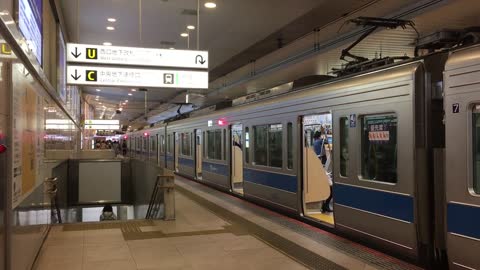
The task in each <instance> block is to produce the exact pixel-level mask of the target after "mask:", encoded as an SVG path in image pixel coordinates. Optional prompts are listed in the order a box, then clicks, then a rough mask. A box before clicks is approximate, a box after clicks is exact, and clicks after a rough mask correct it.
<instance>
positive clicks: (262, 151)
mask: <svg viewBox="0 0 480 270" xmlns="http://www.w3.org/2000/svg"><path fill="white" fill-rule="evenodd" d="M253 136H254V139H255V140H254V141H253V144H254V145H253V151H254V157H253V159H254V161H255V164H256V165H263V166H270V167H278V168H281V167H282V164H283V157H282V124H273V125H263V126H255V127H253Z"/></svg>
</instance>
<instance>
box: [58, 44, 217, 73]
mask: <svg viewBox="0 0 480 270" xmlns="http://www.w3.org/2000/svg"><path fill="white" fill-rule="evenodd" d="M67 61H68V62H71V63H91V64H113V65H128V66H156V67H179V68H201V69H207V68H208V52H207V51H193V50H166V49H152V48H137V47H118V46H100V45H88V44H77V43H68V44H67Z"/></svg>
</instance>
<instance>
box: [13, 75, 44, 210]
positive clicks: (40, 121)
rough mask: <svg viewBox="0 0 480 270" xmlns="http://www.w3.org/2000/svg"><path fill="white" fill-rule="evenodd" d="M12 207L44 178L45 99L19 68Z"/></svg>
mask: <svg viewBox="0 0 480 270" xmlns="http://www.w3.org/2000/svg"><path fill="white" fill-rule="evenodd" d="M13 71H14V72H13V82H14V85H13V88H14V91H13V99H12V113H13V115H14V119H13V121H12V123H13V130H12V132H13V136H12V140H13V143H12V152H13V160H12V162H13V166H12V169H13V172H12V173H13V185H12V194H13V197H12V208H15V207H17V206H18V204H19V203H20V202H21V201H22V200H23V199H24V198H26V196H28V195H29V194H30V193H31V192H32V191H33V190H34V188H35V187H36V186H37V185H38V184H39V183H41V181H42V180H43V178H42V175H41V173H40V172H41V171H43V166H44V165H43V157H44V151H45V150H44V140H43V137H44V134H45V132H44V122H45V113H44V106H45V105H44V104H45V103H44V99H43V97H41V96H40V95H38V94H37V91H36V90H35V89H34V88H33V87H32V84H30V83H29V81H28V80H27V79H26V78H25V76H24V75H23V74H22V73H21V71H19V70H18V69H17V68H14V69H13Z"/></svg>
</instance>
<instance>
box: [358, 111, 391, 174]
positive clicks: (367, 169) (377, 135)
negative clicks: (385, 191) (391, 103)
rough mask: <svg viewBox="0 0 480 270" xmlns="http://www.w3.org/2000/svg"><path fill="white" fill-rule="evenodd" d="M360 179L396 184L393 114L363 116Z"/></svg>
mask: <svg viewBox="0 0 480 270" xmlns="http://www.w3.org/2000/svg"><path fill="white" fill-rule="evenodd" d="M361 123H362V146H361V147H362V159H361V160H362V178H363V179H365V180H372V181H379V182H386V183H396V182H397V116H396V115H393V114H385V115H371V116H363V117H362V118H361Z"/></svg>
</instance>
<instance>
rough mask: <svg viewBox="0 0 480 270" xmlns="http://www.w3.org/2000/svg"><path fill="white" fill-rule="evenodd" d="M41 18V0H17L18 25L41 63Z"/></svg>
mask: <svg viewBox="0 0 480 270" xmlns="http://www.w3.org/2000/svg"><path fill="white" fill-rule="evenodd" d="M42 20H43V5H42V0H18V27H19V28H20V31H21V32H22V34H23V36H24V37H25V39H26V40H27V44H28V46H29V48H30V49H31V50H32V52H33V54H34V55H35V57H36V58H37V60H38V62H39V63H40V64H42V42H43V35H42V33H43V31H42V27H43V24H42Z"/></svg>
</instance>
